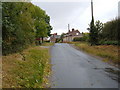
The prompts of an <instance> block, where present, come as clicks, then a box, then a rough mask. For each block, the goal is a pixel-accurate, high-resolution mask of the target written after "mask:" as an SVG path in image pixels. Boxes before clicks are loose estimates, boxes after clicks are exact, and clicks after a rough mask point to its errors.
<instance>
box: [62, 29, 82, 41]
mask: <svg viewBox="0 0 120 90" xmlns="http://www.w3.org/2000/svg"><path fill="white" fill-rule="evenodd" d="M75 37H83V35H82V33H80V32H79V31H78V30H74V29H72V31H70V30H69V31H68V33H66V34H65V35H64V38H63V42H72V41H73V39H74V38H75Z"/></svg>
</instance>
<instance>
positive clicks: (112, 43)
mask: <svg viewBox="0 0 120 90" xmlns="http://www.w3.org/2000/svg"><path fill="white" fill-rule="evenodd" d="M99 44H100V45H119V43H118V41H100V42H99Z"/></svg>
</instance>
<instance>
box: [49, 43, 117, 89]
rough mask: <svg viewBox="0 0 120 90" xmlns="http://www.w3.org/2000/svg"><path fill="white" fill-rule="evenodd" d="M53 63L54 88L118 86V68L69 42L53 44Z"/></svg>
mask: <svg viewBox="0 0 120 90" xmlns="http://www.w3.org/2000/svg"><path fill="white" fill-rule="evenodd" d="M51 63H52V64H53V66H52V71H53V75H52V81H51V82H52V88H118V82H117V78H118V77H117V75H115V74H113V73H112V72H113V71H114V70H117V68H115V67H113V66H111V65H108V64H107V63H105V62H103V61H101V60H98V59H96V58H94V57H92V56H90V55H87V54H86V53H83V52H82V51H79V50H76V49H74V48H73V47H72V46H71V45H69V44H65V43H64V44H63V43H56V44H55V45H54V46H52V48H51Z"/></svg>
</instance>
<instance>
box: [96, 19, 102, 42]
mask: <svg viewBox="0 0 120 90" xmlns="http://www.w3.org/2000/svg"><path fill="white" fill-rule="evenodd" d="M103 27H104V24H103V23H102V22H100V21H99V20H97V21H96V22H95V28H96V32H97V34H98V36H97V38H98V42H99V41H100V40H101V39H102V30H103Z"/></svg>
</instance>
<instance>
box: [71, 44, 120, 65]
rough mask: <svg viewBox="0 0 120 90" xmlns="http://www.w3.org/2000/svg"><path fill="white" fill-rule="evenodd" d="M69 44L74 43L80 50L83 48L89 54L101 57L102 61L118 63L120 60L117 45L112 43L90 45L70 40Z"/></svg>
mask: <svg viewBox="0 0 120 90" xmlns="http://www.w3.org/2000/svg"><path fill="white" fill-rule="evenodd" d="M70 44H74V45H75V46H77V47H78V48H79V49H80V50H83V51H85V52H87V53H89V54H93V55H96V56H100V57H102V58H103V61H104V62H109V63H111V64H112V63H114V64H120V60H119V59H118V46H114V45H98V46H90V45H89V44H88V43H85V42H72V43H70Z"/></svg>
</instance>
